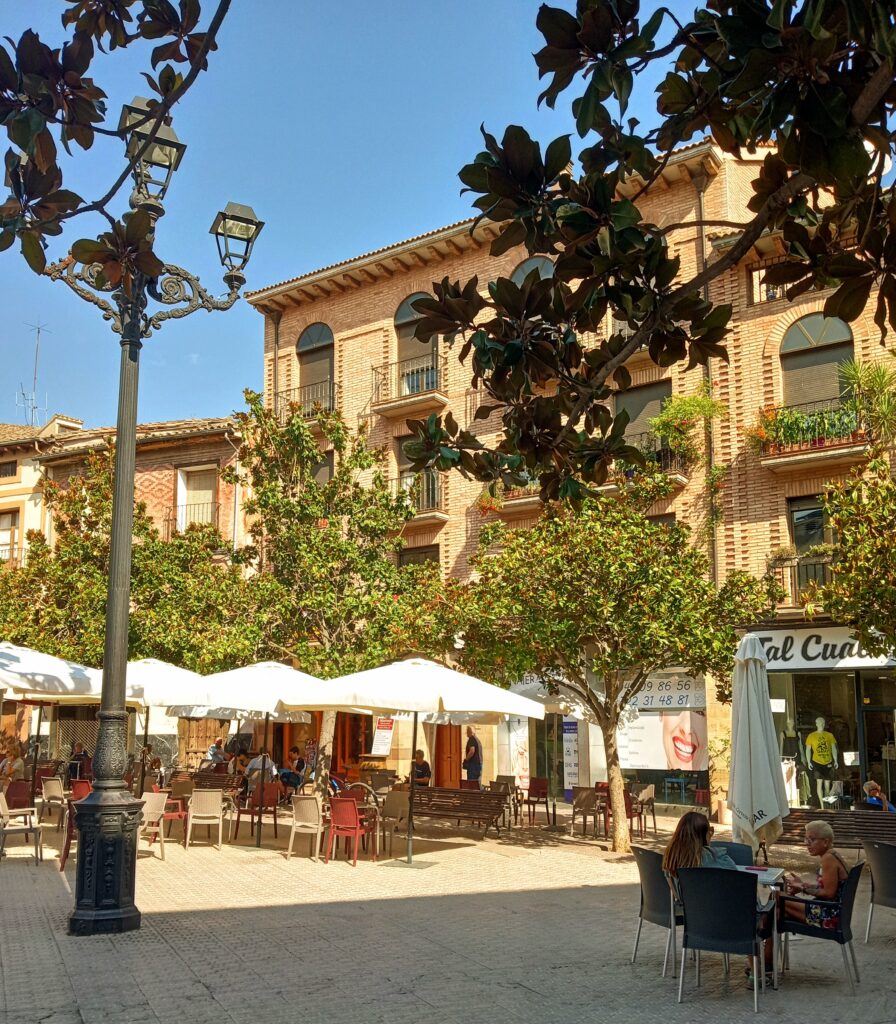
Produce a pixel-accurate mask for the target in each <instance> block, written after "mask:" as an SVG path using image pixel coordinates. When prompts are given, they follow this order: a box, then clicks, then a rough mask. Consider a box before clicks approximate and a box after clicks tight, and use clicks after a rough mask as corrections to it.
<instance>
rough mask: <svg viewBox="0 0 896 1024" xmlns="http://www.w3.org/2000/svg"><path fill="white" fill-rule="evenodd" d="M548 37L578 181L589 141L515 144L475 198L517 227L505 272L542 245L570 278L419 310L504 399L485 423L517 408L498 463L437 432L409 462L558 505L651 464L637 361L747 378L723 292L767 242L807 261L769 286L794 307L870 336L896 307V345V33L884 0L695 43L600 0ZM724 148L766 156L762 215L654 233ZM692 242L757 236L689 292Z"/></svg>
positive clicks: (750, 4) (758, 10)
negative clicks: (713, 150) (670, 169)
mask: <svg viewBox="0 0 896 1024" xmlns="http://www.w3.org/2000/svg"><path fill="white" fill-rule="evenodd" d="M537 25H538V28H539V30H540V31H541V33H542V35H543V36H544V41H545V45H544V47H543V48H542V49H541V50H539V52H538V53H536V54H535V62H536V65H537V68H538V74H539V77H541V78H542V79H545V80H546V87H545V89H544V90H543V92H542V93H541V96H540V97H539V100H540V101H541V102H545V103H547V104H548V106H550V107H553V106H554V105H555V104H556V102H557V101H558V100H559V99H560V98H561V96H562V95H563V94H564V93H565V92H566V91H567V90H569V89H570V88H573V89H574V99H573V101H572V110H573V113H574V115H575V118H576V127H577V131H578V135H579V136H580V137H581V138H582V139H583V140H585V145H584V148H583V149H582V150H581V151H580V152H579V154H578V167H576V166H575V165H573V163H572V144H571V140H570V137H569V136H566V135H564V136H560V137H559V138H557V139H554V140H553V141H552V142H551V143H550V144H549V145H547V146H546V147H545V148H544V149H542V147H541V145H540V144H539V143H538V142H537V141H534V140H533V139H531V138H530V137H529V135H528V133H527V132H526V131H525V130H524V129H523V128H521V127H519V126H515V125H512V126H510V127H509V128H507V129H506V131H505V132H504V133H503V136H502V138H501V141H500V142H499V141H498V139H497V138H496V137H495V136H494V135H492V134H490V133H489V132H487V131H485V130H484V129H483V138H484V143H485V145H484V149H483V151H482V152H481V153H479V154H478V155H477V156H476V157H475V158H474V160H473V161H472V162H471V163H469V164H467V165H466V166H465V167H464V168H463V169H462V170H461V172H460V178H461V181H462V182H463V184H464V186H465V187H466V189H467V190H469V191H470V192H472V193H473V194H474V195H475V197H476V198H475V200H474V204H473V205H474V207H475V208H476V209H477V211H478V216H477V222H478V221H480V220H486V221H490V222H493V223H494V224H495V225H496V226H498V227H499V229H500V233H499V235H498V237H497V238H496V239H495V240H494V242H493V243H492V247H491V251H492V253H493V254H495V255H498V254H500V253H503V252H505V251H506V250H507V249H509V248H510V247H512V246H515V245H525V247H526V248H527V250H528V251H529V252H530V253H532V254H536V253H540V254H546V255H548V256H549V257H550V258H551V259H552V260H553V261H554V273H553V276H552V277H549V278H545V279H539V275H538V273H537V272H533V273H531V274H530V275H529V276H528V277H527V278H526V279H525V280H524V281H523V282H522V284H520V285H517V284H514V283H513V282H512V281H510V280H509V279H507V278H498V279H497V280H496V281H493V282H491V283H490V284H489V286H488V290H487V294H485V295H482V294H480V287H479V282H478V280H477V279H475V278H473V279H472V280H469V281H466V282H460V281H456V282H452V281H450V280H449V279H447V278H446V279H444V280H443V281H441V282H440V283H438V284H437V285H436V286H435V294H434V297H433V298H429V299H420V300H418V301H417V302H416V303H415V307H416V309H417V310H418V311H419V312H420V313H422V314H423V319H422V321H421V322H420V324H419V325H418V327H417V336H418V337H419V338H420V339H421V340H425V339H429V338H432V337H436V336H441V337H444V338H445V339H446V341H447V342H448V343H449V344H459V346H460V358H461V360H462V361H466V360H469V361H470V366H471V370H472V382H473V385H474V386H475V387H480V388H482V389H484V391H485V392H486V395H487V400H486V403H485V404H484V406H483V407H482V410H481V415H482V416H483V417H484V416H487V415H488V414H489V413H490V412H491V411H493V410H494V409H495V408H500V409H501V410H502V417H503V420H502V427H501V431H500V437H499V439H498V441H497V443H495V444H493V445H487V444H485V443H484V442H483V441H482V440H480V439H479V438H477V437H476V436H475V435H474V434H473V433H472V432H471V431H469V430H460V429H459V428H458V425H457V424H456V423H454V422H453V421H452V420H450V419H448V418H446V419H445V421H444V422H442V420H441V419H439V418H438V417H435V416H433V417H430V419H429V420H428V421H426V422H425V423H424V422H420V423H416V424H415V425H414V428H415V430H414V432H415V438H414V441H413V442H412V443H410V444H409V445H408V447H407V448H406V451H407V452H408V454H409V455H411V456H412V457H413V458H414V460H415V465H417V466H418V467H422V466H426V465H435V466H437V467H438V468H440V469H452V468H454V469H458V470H459V471H460V472H462V473H464V474H465V475H467V476H470V477H474V478H476V479H480V480H484V481H496V480H502V481H503V482H504V483H506V484H510V485H513V484H519V483H521V482H522V481H523V480H524V479H525V478H533V477H538V478H539V479H540V481H541V485H542V493H543V496H544V497H546V498H555V497H558V496H559V497H570V498H572V499H575V500H581V498H583V497H584V496H585V495H586V494H588V493H593V492H594V487H595V486H596V485H599V484H602V483H603V482H605V480H606V479H607V477H608V475H609V473H610V472H611V467H612V464H613V462H614V460H616V459H618V458H620V457H623V458H633V457H634V458H636V457H637V453H634V452H633V451H632V449H630V448H629V447H628V446H627V444H626V441H625V437H624V433H625V425H626V416H625V414H624V413H622V414H620V415H618V416H616V417H615V418H614V415H613V412H612V396H613V394H614V392H616V391H619V390H624V389H626V388H627V387H628V386H629V384H630V375H629V372H628V370H627V369H626V365H625V364H626V361H627V360H628V359H629V358H630V357H631V356H632V355H633V354H634V353H636V352H638V351H639V350H640V349H642V348H644V349H646V351H647V352H648V353H649V355H650V358H651V359H652V360H653V361H654V362H656V363H657V364H659V365H660V366H669V365H672V364H674V363H685V364H686V365H687V366H688V367H694V366H697V365H699V364H705V363H706V362H707V361H708V360H709V359H712V358H726V352H725V347H724V342H725V338H726V336H727V334H728V333H729V331H730V325H729V322H730V317H731V306H730V305H727V304H724V303H716V302H714V301H713V299H712V298H711V297H707V296H706V290H707V289H708V287H709V286H710V285H711V284H712V282H713V281H715V280H717V279H718V278H719V277H720V276H721V275H723V274H725V273H727V272H728V271H729V270H730V269H731V268H733V267H735V266H737V264H738V263H739V262H740V261H741V260H743V259H744V258H745V257H746V256H747V254H749V252H750V250H751V249H752V247H753V245H754V243H755V242H756V241H757V239H759V238H760V236H762V235H763V234H764V233H766V232H777V233H780V235H781V237H782V239H783V242H784V245H785V247H786V253H787V255H786V258H785V260H784V261H782V262H781V263H780V264H779V265H777V266H775V267H773V268H769V269H768V270H767V271H766V274H765V280H766V281H767V282H769V283H774V284H777V285H784V286H786V293H787V295H788V297H790V298H793V297H795V296H797V295H800V294H802V293H804V292H806V291H808V290H810V289H818V290H823V289H827V290H830V294H829V295H828V297H827V299H826V302H825V313H826V314H827V315H831V316H839V317H842V318H843V319H845V320H855V319H856V318H857V317H858V316H859V314H860V313H861V312H862V310H863V309H864V307H865V305H866V303H867V302H868V300H869V297H870V296H871V294H872V290H873V289H875V288H876V289H877V297H876V300H875V314H874V319H875V322H876V323H877V325H878V327H879V328H880V331H881V335H882V337H883V336H885V334H886V331H887V328H888V326H890V327H893V326H896V202H894V185H893V184H892V182H890V183H889V184H888V183H887V182H886V181H885V175H886V172H887V169H888V161H889V158H890V157H891V155H892V151H893V148H894V137H893V133H892V119H893V111H894V104H896V85H894V57H896V24H894V20H893V11H892V6H891V5H890V4H881V3H878V2H876V0H805V2H799V0H773V2H768V0H727V2H726V0H713V2H710V3H708V4H706V5H705V6H704V7H701V8H698V9H697V10H696V11H695V13H694V16H693V18H692V19H691V20H690V21H687V22H684V23H683V22H681V21H679V20H678V18H677V17H676V16H675V14H674V13H673V12H672V11H670V10H669V9H668V8H667V7H659V6H654V5H649V6H648V5H646V4H641V3H639V2H638V0H578V2H577V3H576V5H575V9H574V10H573V11H570V10H566V9H563V8H559V7H551V6H547V5H543V6H542V7H541V8H540V9H539V12H538V18H537ZM654 65H659V66H660V67H662V68H664V69H667V74H666V75H665V78H664V79H663V80H662V82H661V83H660V85H659V87H658V88H657V101H656V112H657V113H656V118H655V120H654V121H653V123H651V124H650V125H647V126H645V127H644V128H641V126H640V125H639V123H638V121H637V120H636V119H634V118H628V119H627V120H626V111H627V107H628V103H629V100H630V98H631V96H632V94H633V93H634V92H635V91H636V90H639V89H642V88H644V84H643V83H644V82H645V81H646V80H647V76H648V75H649V74H654V73H655V68H654ZM703 134H706V135H708V136H710V137H711V138H712V140H713V141H714V143H715V144H716V145H717V146H718V147H720V148H721V149H722V150H723V151H725V153H729V154H732V155H733V156H738V155H739V154H740V153H741V152H743V151H747V152H751V153H753V152H757V151H759V152H764V153H765V158H764V160H763V161H762V162H761V163H759V164H758V165H757V169H756V172H755V177H754V179H753V181H752V183H751V184H752V191H753V196H752V199H751V200H750V201H749V204H748V208H749V215H748V216H747V217H746V219H744V220H743V221H738V222H728V221H724V222H723V221H712V220H703V221H700V222H699V223H698V221H697V220H696V219H689V220H687V221H686V222H683V223H678V224H665V225H664V226H660V225H658V224H656V223H652V222H651V221H649V220H647V219H645V216H644V214H643V212H642V210H641V208H640V207H639V205H638V201H639V199H641V197H642V196H644V194H645V193H646V192H647V191H648V190H649V189H650V188H651V187H652V186H653V184H654V183H655V182H656V181H657V179H658V177H659V176H660V174H661V173H662V171H663V169H664V167H665V166H666V164H667V163H668V161H669V160H670V158H671V156H672V153H673V151H674V150H675V147H677V146H680V145H681V144H682V143H687V142H689V141H691V140H693V139H694V138H695V137H699V136H702V135H703ZM623 184H625V185H627V186H634V187H633V189H631V192H632V194H631V196H630V197H625V196H622V195H621V193H620V191H619V190H620V187H621V186H622V185H623ZM688 227H693V228H697V227H725V228H727V229H729V230H731V231H732V232H733V233H734V234H735V235H736V237H735V239H734V241H733V242H732V244H731V245H729V246H727V247H726V248H725V250H724V251H723V252H722V253H721V254H720V255H719V256H718V258H716V259H714V260H713V261H712V262H711V263H708V264H706V265H705V266H700V267H698V268H697V270H696V272H695V273H694V274H693V275H687V276H684V275H682V273H681V266H680V261H679V259H678V258H677V257H676V256H675V255H674V254H673V253H672V251H671V249H670V247H669V246H668V244H667V238H668V236H669V235H670V233H671V232H673V231H675V230H679V229H682V228H688ZM608 313H611V314H612V322H613V326H612V328H611V329H610V330H607V329H606V327H605V325H606V324H607V322H608ZM488 398H490V399H492V400H493V403H494V404H493V405H489V403H488Z"/></svg>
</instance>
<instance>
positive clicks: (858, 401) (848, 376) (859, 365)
mask: <svg viewBox="0 0 896 1024" xmlns="http://www.w3.org/2000/svg"><path fill="white" fill-rule="evenodd" d="M840 378H841V380H842V381H843V384H844V387H845V389H846V391H847V393H848V394H849V396H850V405H851V407H852V408H853V409H854V410H855V413H856V416H857V418H858V421H859V425H860V426H861V428H862V429H863V430H864V431H865V432H866V433H867V435H868V438H869V440H870V441H871V443H872V444H883V445H892V444H893V443H894V442H896V362H894V360H893V358H892V356H890V357H888V358H887V359H886V360H885V361H883V360H882V361H879V362H873V363H872V362H865V361H863V360H860V359H850V360H847V362H845V363H843V365H842V366H841V367H840Z"/></svg>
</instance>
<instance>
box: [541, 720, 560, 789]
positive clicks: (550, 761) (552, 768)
mask: <svg viewBox="0 0 896 1024" xmlns="http://www.w3.org/2000/svg"><path fill="white" fill-rule="evenodd" d="M535 774H536V775H539V776H541V777H542V778H546V779H547V780H548V793H549V794H550V796H551V797H554V798H556V799H559V800H562V799H563V715H551V714H548V715H545V716H544V721H543V722H536V723H535Z"/></svg>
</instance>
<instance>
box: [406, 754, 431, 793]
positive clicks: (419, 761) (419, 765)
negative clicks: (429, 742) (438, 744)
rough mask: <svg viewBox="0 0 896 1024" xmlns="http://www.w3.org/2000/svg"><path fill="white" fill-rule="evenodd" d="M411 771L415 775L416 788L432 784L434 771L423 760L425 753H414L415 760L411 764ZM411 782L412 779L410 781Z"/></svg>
mask: <svg viewBox="0 0 896 1024" xmlns="http://www.w3.org/2000/svg"><path fill="white" fill-rule="evenodd" d="M411 771H412V772H413V773H414V785H415V786H428V785H429V784H430V783H431V782H432V769H431V768H430V767H429V762H428V761H424V760H423V751H422V750H415V751H414V760H413V761H412V762H411ZM408 781H409V782H410V779H408Z"/></svg>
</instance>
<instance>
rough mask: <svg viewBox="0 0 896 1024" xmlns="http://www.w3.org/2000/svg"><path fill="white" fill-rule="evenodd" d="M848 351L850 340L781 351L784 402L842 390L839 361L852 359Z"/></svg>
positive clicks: (835, 395)
mask: <svg viewBox="0 0 896 1024" xmlns="http://www.w3.org/2000/svg"><path fill="white" fill-rule="evenodd" d="M852 355H853V345H852V342H851V341H847V342H842V343H841V344H839V345H825V346H823V347H821V348H807V349H803V350H802V351H799V352H787V353H785V354H783V355H782V356H781V374H782V377H783V380H784V404H785V405H804V404H806V403H808V402H824V401H830V400H831V399H836V398H838V397H839V396H840V394H841V392H842V391H843V382H842V381H841V379H840V365H841V364H842V363H845V362H846V361H847V360H848V359H852Z"/></svg>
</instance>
